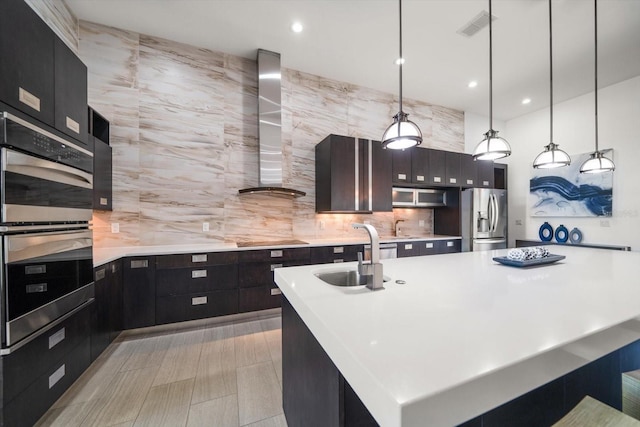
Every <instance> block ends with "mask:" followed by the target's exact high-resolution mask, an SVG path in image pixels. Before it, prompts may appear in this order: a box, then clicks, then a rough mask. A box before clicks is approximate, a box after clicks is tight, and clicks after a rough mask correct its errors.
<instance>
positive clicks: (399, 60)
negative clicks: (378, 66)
mask: <svg viewBox="0 0 640 427" xmlns="http://www.w3.org/2000/svg"><path fill="white" fill-rule="evenodd" d="M403 64H404V58H398V59H396V65H403Z"/></svg>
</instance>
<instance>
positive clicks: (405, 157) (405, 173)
mask: <svg viewBox="0 0 640 427" xmlns="http://www.w3.org/2000/svg"><path fill="white" fill-rule="evenodd" d="M389 151H391V170H392V178H391V181H392V183H393V184H410V183H411V182H413V181H412V167H413V165H412V162H413V155H412V152H413V150H412V149H410V150H389Z"/></svg>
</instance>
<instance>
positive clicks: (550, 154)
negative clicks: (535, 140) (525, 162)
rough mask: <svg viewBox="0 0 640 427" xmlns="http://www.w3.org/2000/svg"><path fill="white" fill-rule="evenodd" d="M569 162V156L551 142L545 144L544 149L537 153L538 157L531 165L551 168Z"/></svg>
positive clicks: (568, 163)
mask: <svg viewBox="0 0 640 427" xmlns="http://www.w3.org/2000/svg"><path fill="white" fill-rule="evenodd" d="M570 164H571V157H569V155H568V154H567V153H565V152H564V151H563V150H561V149H560V148H558V145H557V144H554V143H553V142H550V143H549V145H546V146H545V147H544V151H543V152H542V153H540V154H538V157H536V159H535V160H534V161H533V167H534V168H536V169H553V168H559V167H562V166H569V165H570Z"/></svg>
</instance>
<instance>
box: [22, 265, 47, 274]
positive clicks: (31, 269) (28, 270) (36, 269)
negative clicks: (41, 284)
mask: <svg viewBox="0 0 640 427" xmlns="http://www.w3.org/2000/svg"><path fill="white" fill-rule="evenodd" d="M46 272H47V264H40V265H27V266H26V267H25V268H24V274H44V273H46Z"/></svg>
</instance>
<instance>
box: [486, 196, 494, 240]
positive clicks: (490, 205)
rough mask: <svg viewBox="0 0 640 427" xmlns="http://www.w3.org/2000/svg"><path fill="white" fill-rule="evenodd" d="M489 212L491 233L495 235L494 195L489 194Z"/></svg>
mask: <svg viewBox="0 0 640 427" xmlns="http://www.w3.org/2000/svg"><path fill="white" fill-rule="evenodd" d="M487 212H488V214H489V233H493V220H494V219H493V217H494V214H493V194H491V193H489V206H488V207H487Z"/></svg>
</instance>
